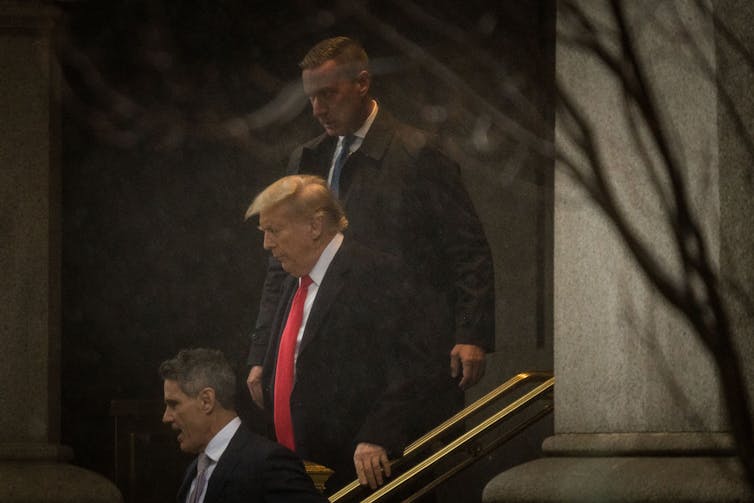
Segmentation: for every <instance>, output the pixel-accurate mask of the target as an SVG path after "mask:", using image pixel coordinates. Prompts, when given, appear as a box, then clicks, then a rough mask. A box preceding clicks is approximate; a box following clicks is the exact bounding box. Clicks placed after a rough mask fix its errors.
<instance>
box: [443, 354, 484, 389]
mask: <svg viewBox="0 0 754 503" xmlns="http://www.w3.org/2000/svg"><path fill="white" fill-rule="evenodd" d="M484 356H485V355H484V349H482V348H480V347H479V346H475V345H473V344H456V345H455V346H453V350H452V351H451V352H450V375H451V377H453V378H454V379H455V378H456V377H458V376H459V375H460V376H461V382H460V383H458V386H460V387H461V389H467V388H469V387H471V386H473V385H475V384H476V383H477V382H479V379H481V378H482V376H483V375H484Z"/></svg>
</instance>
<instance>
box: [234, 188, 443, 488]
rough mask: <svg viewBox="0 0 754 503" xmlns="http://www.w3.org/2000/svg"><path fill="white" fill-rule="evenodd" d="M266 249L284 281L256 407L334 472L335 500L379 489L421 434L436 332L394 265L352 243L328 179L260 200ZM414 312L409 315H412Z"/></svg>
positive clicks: (286, 440)
mask: <svg viewBox="0 0 754 503" xmlns="http://www.w3.org/2000/svg"><path fill="white" fill-rule="evenodd" d="M257 214H258V215H259V229H260V230H261V231H262V232H263V233H264V248H265V249H267V250H268V251H270V253H271V254H272V255H273V256H274V257H275V258H276V259H277V260H278V261H279V263H280V264H281V266H282V268H283V269H284V270H285V271H286V272H287V273H289V276H287V278H286V279H285V280H284V281H283V284H282V290H281V296H280V297H281V300H280V303H279V305H278V307H277V314H276V315H275V317H274V320H273V322H272V330H271V334H272V335H271V338H270V343H269V346H268V348H267V355H266V357H265V360H264V373H263V375H262V386H260V387H258V388H254V389H252V392H253V394H254V395H255V396H254V400H255V401H256V402H257V404H259V405H260V406H262V407H265V406H266V408H267V409H268V410H269V409H271V412H272V414H273V422H274V427H275V434H276V437H277V440H278V442H280V443H282V444H283V445H285V446H287V447H289V448H290V449H291V450H294V451H295V452H296V453H297V454H299V455H300V456H301V457H302V458H304V459H306V460H309V461H314V462H317V463H319V464H322V465H325V466H328V467H330V468H332V469H334V470H335V474H334V475H333V476H332V478H331V479H330V480H329V481H328V485H327V491H333V490H335V489H337V488H338V486H339V485H342V484H343V483H346V482H350V481H351V480H352V479H353V478H354V475H356V476H358V478H359V480H360V482H361V483H362V484H364V485H369V486H370V487H371V488H376V487H377V486H378V485H380V484H382V483H383V482H384V478H383V477H384V476H390V463H389V458H390V457H392V456H396V455H400V453H401V451H402V449H403V447H404V446H405V445H406V444H407V442H408V441H409V440H413V438H411V437H412V436H413V435H415V434H416V433H417V427H416V424H415V423H416V422H417V421H418V418H420V417H421V413H420V409H421V407H422V400H421V395H420V394H421V393H422V392H423V390H424V389H427V386H426V382H423V381H421V380H422V379H431V374H432V367H433V365H432V364H431V363H430V362H429V359H428V357H427V355H428V354H429V351H428V349H427V347H428V340H429V339H430V336H429V334H430V330H431V327H430V326H429V325H426V326H424V325H422V326H419V324H418V323H415V321H416V320H417V319H421V318H426V317H422V316H419V317H417V316H408V311H409V309H411V310H412V311H414V312H419V313H420V312H421V310H422V308H421V304H418V305H417V303H416V295H415V294H414V293H413V291H412V288H413V287H414V285H415V284H416V283H415V282H414V280H412V279H411V275H410V274H409V273H407V272H406V271H405V269H404V268H403V266H402V265H401V264H400V262H399V261H397V260H395V258H394V257H391V256H389V255H386V254H383V253H379V252H376V251H374V250H371V249H369V248H367V247H364V246H363V245H360V244H359V243H358V242H356V241H355V240H352V239H350V238H345V237H344V235H343V232H342V231H343V230H344V229H345V228H346V227H347V226H348V220H347V218H346V215H345V214H344V213H343V210H342V208H341V206H340V204H339V203H338V201H337V200H336V199H335V197H334V196H333V194H332V192H331V191H330V190H329V188H328V186H327V183H326V182H325V180H324V179H322V178H319V177H316V176H311V175H292V176H287V177H285V178H282V179H280V180H278V181H276V182H274V183H273V184H272V185H270V186H269V187H267V188H266V189H265V190H264V191H263V192H261V193H260V194H259V195H258V196H257V197H256V198H255V199H254V201H253V202H252V204H251V206H250V207H249V209H248V211H247V213H246V217H247V218H250V217H251V216H253V215H257ZM409 306H410V307H409Z"/></svg>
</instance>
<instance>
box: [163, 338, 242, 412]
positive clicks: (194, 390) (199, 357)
mask: <svg viewBox="0 0 754 503" xmlns="http://www.w3.org/2000/svg"><path fill="white" fill-rule="evenodd" d="M159 372H160V377H162V379H163V380H168V379H169V380H171V381H176V382H177V383H178V386H179V387H180V388H181V391H183V392H184V393H186V394H187V395H188V396H190V397H196V396H198V395H199V392H201V391H202V390H203V389H204V388H212V389H213V390H215V398H216V399H217V401H218V402H220V405H222V406H223V407H224V408H225V409H228V410H233V409H234V408H235V394H236V376H235V374H234V373H233V369H231V367H230V364H229V363H228V361H227V360H226V359H225V356H224V355H223V353H222V351H219V350H216V349H206V348H195V349H182V350H181V351H179V352H178V354H177V355H176V356H175V357H173V358H171V359H169V360H165V361H164V362H162V364H160V371H159Z"/></svg>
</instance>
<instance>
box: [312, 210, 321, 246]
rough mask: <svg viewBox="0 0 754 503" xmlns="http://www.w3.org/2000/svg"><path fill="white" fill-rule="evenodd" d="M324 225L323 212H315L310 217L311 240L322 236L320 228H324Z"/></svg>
mask: <svg viewBox="0 0 754 503" xmlns="http://www.w3.org/2000/svg"><path fill="white" fill-rule="evenodd" d="M324 225H325V216H324V214H323V213H322V212H321V211H319V212H317V213H315V214H314V216H313V217H312V220H311V223H310V224H309V226H310V231H311V235H312V240H313V241H316V240H318V239H319V238H320V236H322V229H323V228H324Z"/></svg>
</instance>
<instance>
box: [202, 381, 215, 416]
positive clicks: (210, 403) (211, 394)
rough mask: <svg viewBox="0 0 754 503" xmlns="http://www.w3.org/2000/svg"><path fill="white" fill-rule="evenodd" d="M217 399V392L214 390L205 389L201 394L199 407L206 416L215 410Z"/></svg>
mask: <svg viewBox="0 0 754 503" xmlns="http://www.w3.org/2000/svg"><path fill="white" fill-rule="evenodd" d="M215 404H216V398H215V390H214V389H212V388H209V387H207V388H204V389H203V390H201V391H200V392H199V407H201V409H202V412H204V413H205V414H210V413H211V412H212V411H213V410H215Z"/></svg>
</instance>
